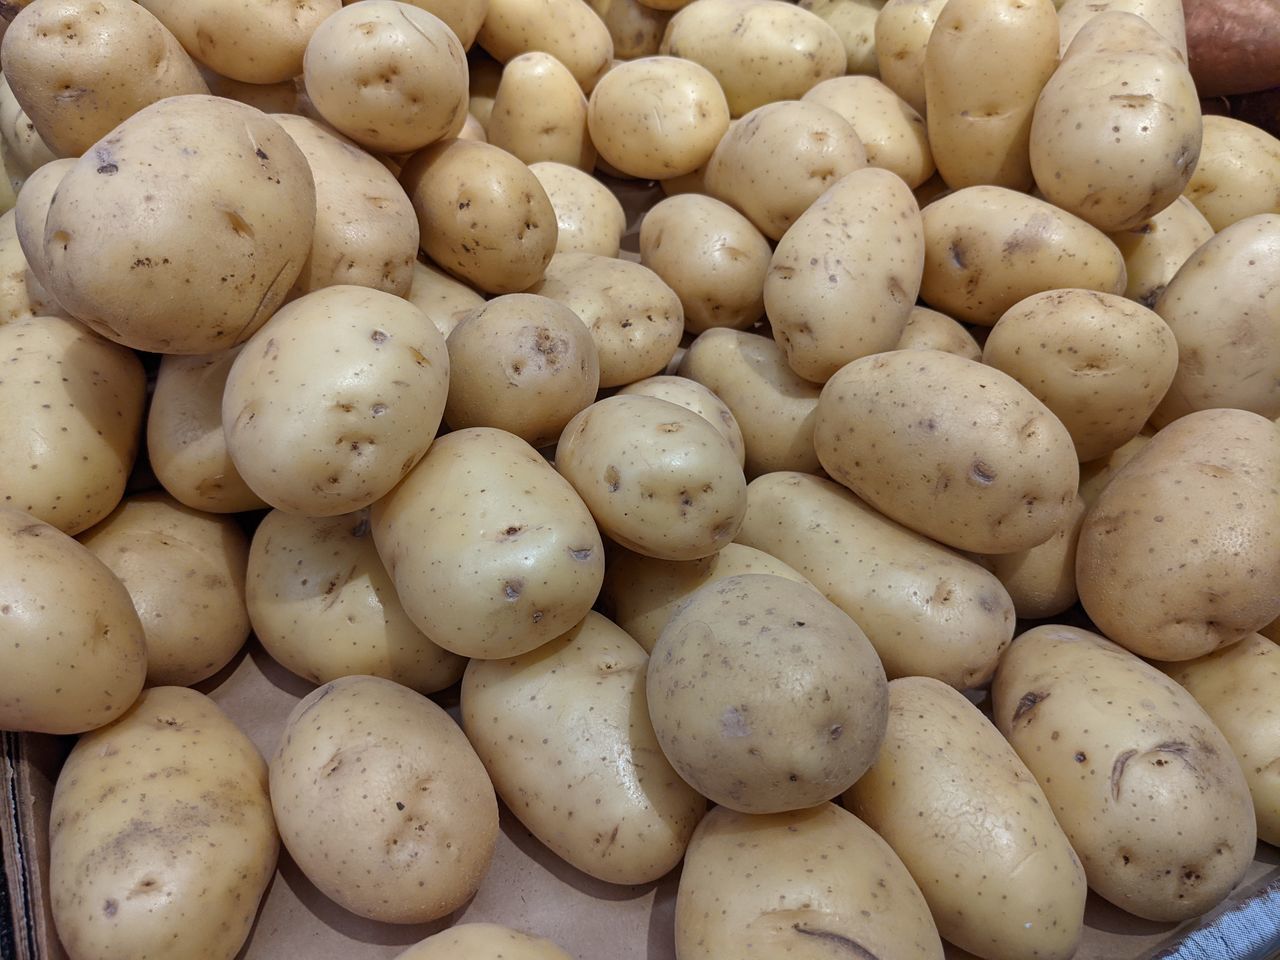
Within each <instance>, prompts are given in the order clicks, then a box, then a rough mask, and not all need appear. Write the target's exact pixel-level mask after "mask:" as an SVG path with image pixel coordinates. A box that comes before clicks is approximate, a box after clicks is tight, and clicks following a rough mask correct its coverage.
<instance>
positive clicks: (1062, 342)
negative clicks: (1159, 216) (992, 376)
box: [982, 290, 1178, 461]
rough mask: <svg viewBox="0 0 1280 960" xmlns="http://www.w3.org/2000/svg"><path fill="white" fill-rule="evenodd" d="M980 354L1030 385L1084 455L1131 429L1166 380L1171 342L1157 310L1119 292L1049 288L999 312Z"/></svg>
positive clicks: (1106, 448)
mask: <svg viewBox="0 0 1280 960" xmlns="http://www.w3.org/2000/svg"><path fill="white" fill-rule="evenodd" d="M982 361H983V363H985V364H987V365H988V366H992V367H995V368H996V369H997V370H1001V371H1003V372H1004V373H1007V374H1008V375H1009V376H1011V377H1013V378H1014V379H1015V380H1017V381H1018V382H1019V383H1021V384H1022V385H1023V386H1024V387H1026V388H1027V389H1028V390H1030V391H1031V393H1032V394H1033V395H1034V396H1035V398H1036V399H1037V400H1040V401H1041V402H1042V403H1043V404H1044V405H1045V406H1046V407H1048V408H1049V409H1050V410H1051V411H1052V412H1053V414H1054V416H1056V417H1057V418H1058V419H1059V420H1061V421H1062V425H1063V426H1065V427H1066V428H1067V432H1068V433H1070V434H1071V441H1072V443H1074V444H1075V448H1076V456H1077V457H1078V458H1079V459H1080V460H1081V461H1088V460H1096V459H1097V458H1098V457H1102V456H1106V455H1107V454H1108V453H1110V452H1111V451H1112V450H1115V449H1116V448H1117V447H1120V446H1123V445H1124V444H1125V443H1127V442H1128V441H1129V440H1131V439H1133V438H1134V437H1135V436H1137V433H1138V431H1139V430H1141V429H1142V426H1143V424H1145V423H1146V422H1147V419H1148V418H1149V417H1150V416H1151V413H1152V411H1154V410H1155V408H1156V405H1157V404H1158V403H1159V402H1160V400H1161V398H1162V397H1164V394H1165V391H1166V390H1168V389H1169V384H1170V383H1172V382H1173V375H1174V373H1175V372H1176V371H1177V368H1178V344H1177V341H1176V340H1174V337H1173V331H1172V330H1170V329H1169V326H1168V324H1166V323H1165V322H1164V321H1163V320H1161V319H1160V317H1159V316H1158V315H1157V314H1155V313H1153V312H1152V311H1151V310H1148V309H1147V308H1146V307H1144V306H1141V305H1139V304H1136V303H1134V302H1132V301H1130V300H1126V299H1125V298H1124V297H1118V296H1115V295H1114V294H1107V293H1098V292H1097V291H1095V290H1051V291H1049V292H1047V293H1038V294H1034V295H1033V296H1030V297H1027V299H1025V300H1022V301H1020V302H1018V303H1016V304H1014V305H1013V306H1012V307H1010V308H1009V309H1008V310H1007V311H1005V314H1004V316H1002V317H1001V318H1000V320H999V322H997V323H996V325H995V326H994V327H993V328H992V329H991V334H990V336H988V337H987V342H986V344H985V345H984V347H983V350H982Z"/></svg>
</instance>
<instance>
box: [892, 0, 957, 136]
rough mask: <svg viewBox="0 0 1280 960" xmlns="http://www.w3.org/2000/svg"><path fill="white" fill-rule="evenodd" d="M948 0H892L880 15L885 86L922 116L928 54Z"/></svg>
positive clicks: (924, 110) (924, 107) (924, 103)
mask: <svg viewBox="0 0 1280 960" xmlns="http://www.w3.org/2000/svg"><path fill="white" fill-rule="evenodd" d="M946 5H947V0H889V2H888V3H886V4H885V5H884V6H883V7H882V8H881V10H880V15H879V16H878V17H876V62H877V64H878V65H879V67H880V79H881V80H883V81H884V83H885V86H887V87H888V88H889V89H890V90H892V91H893V92H894V93H896V94H897V95H898V96H900V97H901V98H902V99H903V100H905V101H906V102H907V103H909V104H910V105H911V107H912V109H914V110H915V111H916V112H917V113H919V114H921V115H922V116H923V115H924V114H925V112H926V109H927V104H926V98H925V76H924V65H925V55H926V52H927V50H928V46H929V39H930V37H931V36H932V34H933V28H934V25H935V24H936V23H937V20H938V14H940V13H941V12H942V8H943V7H944V6H946Z"/></svg>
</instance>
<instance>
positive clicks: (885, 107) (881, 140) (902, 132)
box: [803, 76, 935, 189]
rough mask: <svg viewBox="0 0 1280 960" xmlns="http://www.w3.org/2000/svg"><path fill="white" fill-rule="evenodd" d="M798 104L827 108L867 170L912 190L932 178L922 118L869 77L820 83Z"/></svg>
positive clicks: (837, 79) (836, 78)
mask: <svg viewBox="0 0 1280 960" xmlns="http://www.w3.org/2000/svg"><path fill="white" fill-rule="evenodd" d="M803 99H805V100H807V101H809V102H810V103H820V104H822V105H823V106H824V107H830V108H831V109H832V110H834V111H835V112H836V113H838V114H840V116H842V117H844V118H845V120H847V121H848V122H849V125H850V126H851V127H853V132H854V133H856V134H857V135H858V139H859V140H861V141H862V146H863V148H864V149H865V150H866V152H867V166H869V167H880V168H881V169H883V170H891V171H892V172H894V173H896V174H897V175H898V176H899V177H901V178H902V179H903V180H904V181H905V182H906V184H907V186H909V187H911V188H912V189H915V188H916V187H918V186H920V184H922V183H924V182H925V181H926V180H928V179H929V178H930V177H931V176H933V174H934V170H935V167H934V162H933V153H932V151H931V150H930V148H929V134H928V131H927V130H926V129H925V122H924V118H923V117H922V116H920V114H919V113H917V112H916V110H915V108H914V107H912V106H911V104H909V103H907V102H906V101H905V100H903V99H902V98H901V97H899V96H898V95H897V94H896V93H894V92H893V91H892V90H890V89H889V88H888V87H887V86H885V85H884V84H883V83H881V82H880V81H879V80H877V79H876V78H875V77H855V76H848V77H835V78H833V79H831V80H823V81H822V83H820V84H818V85H817V86H816V87H814V88H813V89H812V90H810V91H809V92H808V93H806V94H805V95H804V97H803Z"/></svg>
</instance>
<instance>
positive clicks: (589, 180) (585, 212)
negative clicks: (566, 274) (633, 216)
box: [529, 160, 627, 257]
mask: <svg viewBox="0 0 1280 960" xmlns="http://www.w3.org/2000/svg"><path fill="white" fill-rule="evenodd" d="M529 169H530V170H531V171H532V172H533V175H534V176H535V177H537V178H538V183H540V184H542V189H543V190H545V191H546V194H547V199H548V200H550V201H551V208H552V209H553V210H554V211H555V215H556V228H557V230H556V246H555V253H561V252H564V253H596V254H599V255H600V256H602V257H616V256H617V255H618V249H619V247H620V246H621V244H622V235H623V234H624V233H625V232H626V230H627V214H626V212H625V211H624V210H623V209H622V204H621V203H620V202H619V201H618V198H617V197H616V196H614V194H613V191H612V190H610V189H609V188H608V187H606V186H605V185H604V184H603V183H601V182H600V181H599V180H597V179H596V178H595V177H593V176H592V175H591V174H589V173H587V172H585V171H582V170H579V169H578V168H577V167H571V166H568V165H567V164H563V163H554V162H552V161H545V160H544V161H541V162H538V163H531V164H529Z"/></svg>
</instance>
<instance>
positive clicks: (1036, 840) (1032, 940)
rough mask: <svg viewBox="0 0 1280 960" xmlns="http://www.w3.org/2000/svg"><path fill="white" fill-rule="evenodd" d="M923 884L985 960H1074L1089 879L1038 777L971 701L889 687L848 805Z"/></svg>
mask: <svg viewBox="0 0 1280 960" xmlns="http://www.w3.org/2000/svg"><path fill="white" fill-rule="evenodd" d="M844 800H845V803H846V805H847V808H848V810H849V811H850V812H851V813H853V814H854V815H855V816H857V817H858V818H859V819H861V820H862V821H863V822H864V823H866V824H867V826H869V827H871V828H872V829H873V830H875V831H876V833H878V834H880V836H882V837H883V838H884V839H885V841H886V842H887V843H888V844H889V846H891V847H892V848H893V850H894V852H895V853H896V854H898V856H899V857H901V858H902V862H903V863H904V864H905V865H906V867H907V869H908V870H909V871H911V875H912V877H913V878H914V879H915V881H916V882H917V883H918V884H919V885H920V890H921V892H922V893H923V894H924V898H925V900H927V901H928V903H929V909H930V912H931V913H932V914H933V917H934V920H935V921H936V922H937V924H938V932H939V933H940V934H942V935H943V936H945V937H946V938H947V940H949V941H950V942H951V943H954V944H956V945H957V946H959V947H962V948H963V949H965V950H968V951H970V952H973V953H976V954H977V955H978V956H981V957H986V958H989V960H1023V958H1029V957H1030V958H1037V960H1068V958H1070V957H1071V956H1073V955H1074V954H1075V951H1076V948H1077V946H1078V945H1079V943H1080V936H1081V933H1082V929H1083V926H1084V902H1085V894H1086V893H1087V892H1088V887H1087V886H1086V884H1085V877H1084V869H1083V868H1082V867H1081V866H1080V861H1079V859H1078V858H1077V857H1076V854H1075V851H1073V850H1072V849H1071V844H1070V843H1068V842H1067V838H1066V836H1065V835H1064V834H1063V832H1062V828H1061V827H1059V826H1058V821H1057V820H1056V819H1054V815H1053V812H1052V810H1051V809H1050V807H1049V801H1048V799H1047V798H1046V797H1045V795H1044V791H1043V790H1041V789H1040V785H1039V784H1038V783H1036V780H1035V778H1034V777H1033V776H1032V775H1031V772H1030V771H1029V770H1028V769H1027V767H1026V765H1025V764H1024V763H1023V762H1022V760H1020V759H1019V757H1018V755H1017V754H1016V753H1015V752H1014V750H1013V748H1012V747H1010V746H1009V744H1008V743H1007V742H1006V741H1005V740H1004V738H1003V737H1001V736H1000V733H999V731H998V730H996V728H995V727H993V726H992V725H991V723H990V722H989V721H988V720H987V718H986V717H984V716H983V715H982V714H981V712H980V711H979V710H978V708H977V707H975V706H974V705H973V704H971V703H970V702H969V701H968V700H967V699H966V698H965V697H964V695H963V694H960V693H958V692H957V691H955V690H953V689H952V688H951V687H948V686H947V685H946V684H943V683H939V682H938V681H937V680H933V679H931V678H929V677H902V678H900V679H898V680H894V681H892V682H891V683H890V684H889V720H888V732H887V733H886V735H885V741H884V746H883V747H881V749H880V754H879V758H878V759H877V760H876V762H875V764H874V765H873V766H872V767H871V769H870V770H868V771H867V772H866V774H864V775H863V777H862V778H861V779H860V780H859V781H858V782H857V783H855V784H854V785H853V786H852V787H850V788H849V790H848V791H847V792H846V793H845V795H844Z"/></svg>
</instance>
